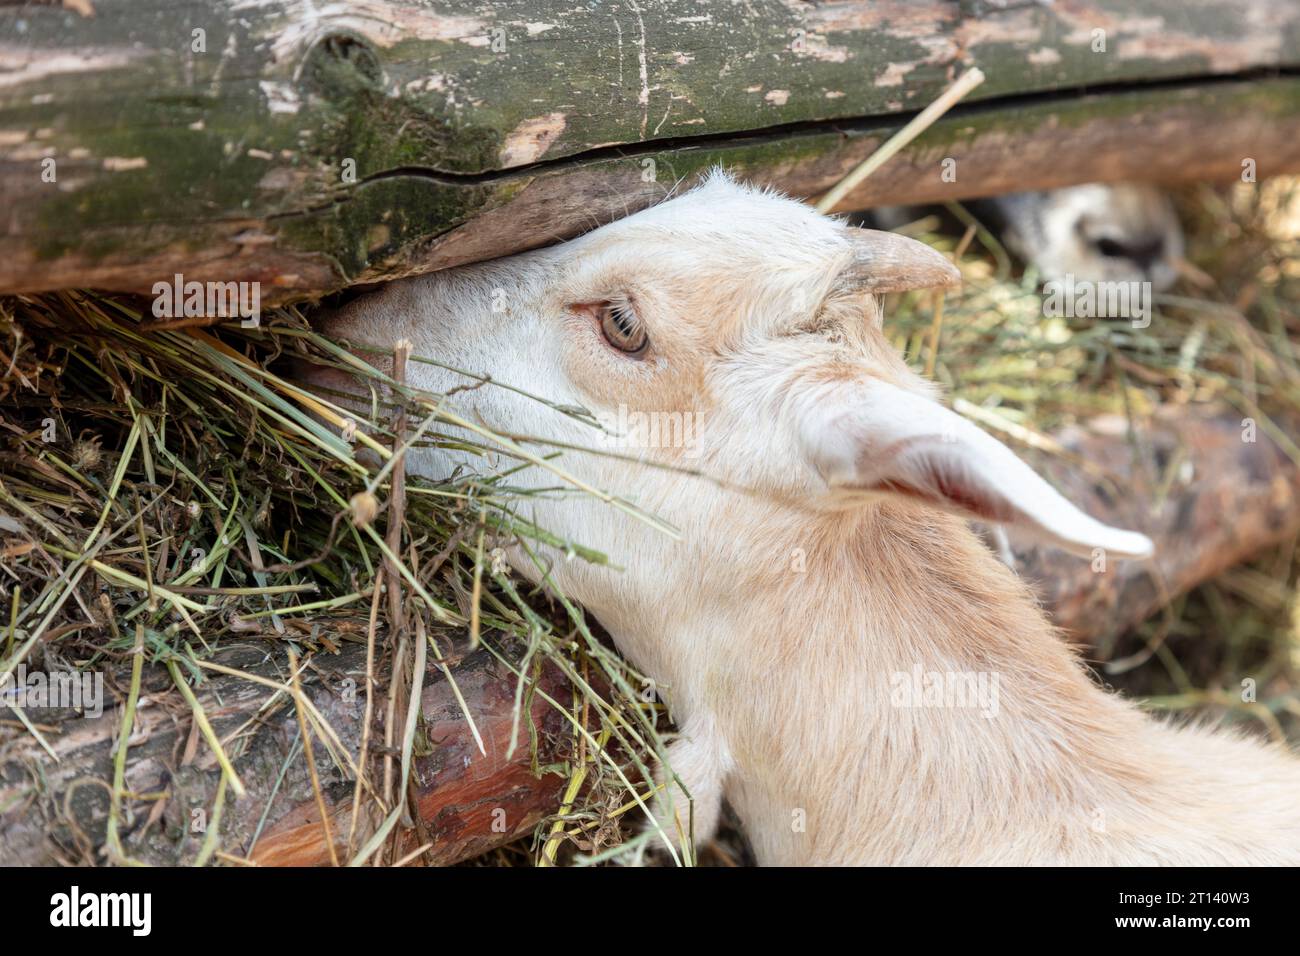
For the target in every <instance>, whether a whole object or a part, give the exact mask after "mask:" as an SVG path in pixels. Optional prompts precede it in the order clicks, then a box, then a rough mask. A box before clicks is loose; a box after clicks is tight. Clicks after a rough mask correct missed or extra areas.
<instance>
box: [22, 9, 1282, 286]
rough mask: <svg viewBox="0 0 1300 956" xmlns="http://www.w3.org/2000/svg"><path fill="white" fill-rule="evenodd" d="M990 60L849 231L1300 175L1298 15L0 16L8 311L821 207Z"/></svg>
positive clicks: (290, 282) (616, 12) (309, 282)
mask: <svg viewBox="0 0 1300 956" xmlns="http://www.w3.org/2000/svg"><path fill="white" fill-rule="evenodd" d="M972 66H979V67H980V68H982V69H983V70H984V72H985V73H986V74H987V76H988V79H987V81H986V82H985V83H984V84H983V85H982V86H981V87H979V88H978V89H977V90H976V91H975V92H974V93H973V94H972V95H971V97H969V99H968V100H967V101H966V102H965V103H963V104H962V105H960V106H959V107H958V108H957V109H956V110H954V111H953V112H952V113H951V114H949V116H948V117H947V118H945V119H944V120H942V121H941V122H940V123H939V124H937V125H936V126H935V127H933V128H931V130H929V131H928V132H927V133H925V134H924V135H923V136H922V137H921V138H920V139H919V140H918V141H917V142H916V143H915V144H914V145H913V146H912V147H911V148H910V149H908V150H907V151H906V152H905V153H904V154H903V155H901V156H900V157H898V158H896V159H895V160H893V161H891V162H890V163H889V164H888V165H887V166H886V167H885V168H884V169H883V170H881V171H880V172H879V173H877V174H876V175H874V176H872V177H870V178H869V179H868V180H867V181H866V182H865V183H864V184H863V186H862V187H861V188H860V189H858V190H857V191H856V192H855V193H854V194H853V196H851V197H850V200H849V205H851V206H860V207H863V206H869V205H872V204H877V203H881V202H890V203H898V202H913V201H917V202H919V201H929V200H935V199H941V198H959V197H963V196H971V195H977V194H982V193H990V192H996V191H1000V190H1009V189H1017V188H1030V187H1051V186H1057V185H1063V184H1067V183H1071V182H1079V181H1085V180H1091V179H1116V178H1147V179H1161V180H1175V179H1189V178H1217V177H1227V176H1237V175H1239V174H1240V173H1241V170H1242V163H1243V162H1244V161H1246V160H1253V161H1254V165H1255V169H1256V173H1257V175H1259V176H1265V175H1268V174H1270V173H1275V172H1281V171H1284V170H1295V169H1300V108H1298V107H1300V76H1297V75H1295V74H1294V73H1293V72H1291V71H1295V70H1296V69H1297V68H1300V2H1297V0H1273V2H1269V3H1258V2H1253V0H1194V2H1193V0H1071V2H1069V3H1064V2H1061V3H1056V4H1040V3H1015V2H996V3H994V2H978V0H962V2H957V0H842V2H825V3H816V4H814V3H801V2H798V0H750V2H747V3H744V4H735V3H731V2H723V0H615V2H609V3H603V2H594V3H586V4H571V3H552V2H549V0H493V2H490V3H489V2H486V0H424V2H415V0H409V2H397V0H394V2H388V0H360V2H352V3H347V4H325V5H321V4H314V3H308V2H302V0H197V2H194V3H185V4H165V3H157V2H145V0H75V2H74V0H63V3H62V4H60V3H58V2H41V3H14V2H12V0H0V221H2V222H3V226H4V228H3V230H0V292H5V291H33V290H41V289H52V288H60V287H70V286H87V285H94V286H101V287H106V288H115V289H132V290H148V288H149V287H150V286H151V285H152V284H153V283H154V282H155V281H157V280H159V279H163V278H170V277H171V276H172V274H173V273H175V272H182V273H184V274H185V275H186V277H187V278H193V279H199V280H222V281H232V280H258V281H260V282H261V283H262V284H263V301H264V302H269V301H272V300H275V299H277V298H279V299H284V298H292V297H296V296H308V295H315V294H320V293H323V292H327V291H330V290H334V289H337V288H341V287H343V286H346V285H349V284H353V283H357V282H364V281H372V280H376V279H382V278H386V277H392V276H395V275H400V274H404V273H407V272H411V271H422V270H428V269H434V268H441V267H445V266H449V265H454V264H457V263H463V262H467V261H474V260H478V259H484V258H489V257H492V256H497V255H502V254H507V253H512V252H517V251H520V250H522V249H525V248H529V247H533V246H537V245H540V244H543V243H546V242H548V241H551V240H553V239H556V238H560V237H564V236H569V235H572V234H574V233H576V232H578V231H580V230H582V229H584V228H587V227H589V226H590V225H591V224H592V223H594V222H599V221H603V220H606V219H609V218H612V217H614V216H616V215H622V214H623V213H625V212H626V211H628V210H630V209H634V208H637V207H639V206H642V205H644V204H646V203H649V202H652V201H654V200H656V199H658V198H661V197H662V196H663V195H665V193H666V192H667V191H668V190H670V189H671V188H673V187H674V185H675V184H677V183H678V182H679V181H680V180H682V179H689V178H690V177H691V176H693V175H694V174H696V173H698V172H699V171H700V170H701V169H702V168H704V167H707V166H709V165H711V164H714V163H725V164H727V165H729V166H732V167H735V168H737V170H738V171H739V172H741V173H742V174H743V175H745V176H747V177H751V178H753V179H756V180H758V181H761V182H765V183H771V184H774V185H778V186H781V187H783V188H785V189H787V190H789V191H791V192H793V193H795V194H798V195H815V194H817V193H819V192H822V191H824V190H825V189H827V188H828V187H829V186H831V185H832V184H833V183H834V182H835V181H837V180H838V179H839V178H840V177H841V176H842V175H843V174H844V173H846V172H847V171H848V170H849V169H851V168H852V167H853V166H854V165H855V164H856V163H857V162H859V161H861V160H862V159H863V158H864V157H865V156H867V155H869V154H870V153H871V152H872V151H873V150H874V149H875V148H876V147H877V146H878V145H879V144H880V142H881V141H882V140H883V138H884V137H886V136H888V135H889V134H890V133H892V132H893V131H894V130H895V129H897V128H898V127H899V126H900V125H902V123H903V122H905V121H906V119H907V118H908V116H909V115H910V114H912V113H914V112H915V111H916V110H918V109H920V108H921V107H923V106H924V105H926V104H927V103H929V102H930V101H931V100H932V99H933V98H934V97H935V96H936V95H937V94H938V93H939V92H940V91H941V90H942V89H944V88H945V87H946V86H947V85H948V84H949V83H951V81H952V79H953V78H954V77H955V76H956V75H958V74H959V73H960V72H962V71H963V70H965V69H968V68H969V67H972ZM945 159H953V160H955V161H956V165H955V168H953V167H951V166H950V167H948V169H949V171H950V175H949V176H948V177H944V175H943V173H944V169H945V167H944V164H943V160H945ZM952 172H955V181H948V180H949V179H952V176H951V173H952Z"/></svg>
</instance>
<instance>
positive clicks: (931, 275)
mask: <svg viewBox="0 0 1300 956" xmlns="http://www.w3.org/2000/svg"><path fill="white" fill-rule="evenodd" d="M848 232H849V240H850V242H851V243H852V244H853V261H852V262H851V263H849V265H848V266H847V267H846V268H845V269H844V270H843V271H841V272H840V274H839V276H838V277H837V278H836V283H837V285H839V286H840V288H842V289H846V290H850V291H853V292H871V293H876V292H906V291H907V290H908V289H935V288H949V287H951V286H955V285H958V284H960V283H961V272H959V271H958V269H957V267H956V266H954V265H953V264H952V263H951V262H949V261H948V259H947V257H946V256H944V255H943V253H941V252H939V251H938V250H936V249H932V248H931V247H930V246H927V245H926V244H925V243H923V242H917V241H916V240H915V239H909V238H907V237H906V236H900V235H898V234H897V233H893V232H881V231H879V230H876V229H858V228H855V227H850V228H849V230H848Z"/></svg>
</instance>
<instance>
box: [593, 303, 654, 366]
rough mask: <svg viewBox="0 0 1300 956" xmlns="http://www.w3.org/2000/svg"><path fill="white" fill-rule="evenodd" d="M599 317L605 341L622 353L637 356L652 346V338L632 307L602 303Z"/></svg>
mask: <svg viewBox="0 0 1300 956" xmlns="http://www.w3.org/2000/svg"><path fill="white" fill-rule="evenodd" d="M598 315H599V318H600V331H601V333H602V334H603V335H604V336H605V341H606V342H608V343H609V344H610V345H612V346H614V348H616V349H618V350H619V351H620V352H627V353H629V354H635V353H637V352H640V351H642V350H644V349H645V347H646V346H647V345H649V344H650V337H649V336H648V335H647V334H646V331H645V329H644V328H643V327H642V325H641V320H640V319H639V318H637V314H636V312H634V311H633V310H632V306H631V305H628V304H625V303H621V302H602V303H601V305H600V311H599V313H598Z"/></svg>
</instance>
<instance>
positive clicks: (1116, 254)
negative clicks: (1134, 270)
mask: <svg viewBox="0 0 1300 956" xmlns="http://www.w3.org/2000/svg"><path fill="white" fill-rule="evenodd" d="M1097 251H1098V252H1100V253H1101V254H1102V255H1103V256H1106V257H1107V258H1108V259H1120V258H1127V257H1128V254H1129V253H1128V250H1127V249H1125V248H1124V244H1123V243H1122V242H1116V241H1115V240H1114V239H1098V240H1097Z"/></svg>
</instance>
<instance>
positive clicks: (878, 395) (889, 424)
mask: <svg viewBox="0 0 1300 956" xmlns="http://www.w3.org/2000/svg"><path fill="white" fill-rule="evenodd" d="M853 392H854V393H855V394H854V395H853V398H852V400H851V401H849V402H841V401H838V400H837V401H834V402H832V403H830V404H829V405H819V406H818V407H817V408H815V409H812V410H810V413H809V414H807V415H805V416H803V417H802V419H801V422H800V426H799V427H800V429H801V437H802V439H803V443H804V447H805V449H806V450H807V452H808V454H809V456H810V458H811V459H812V461H813V464H814V465H815V467H816V468H817V470H818V471H819V472H820V473H821V475H822V477H823V478H825V480H826V482H827V484H828V485H830V487H831V488H832V489H835V490H837V491H840V492H847V493H849V494H863V495H900V496H904V497H907V498H911V499H913V500H920V501H923V502H925V503H927V504H929V505H932V506H934V507H936V508H941V509H943V510H945V511H950V512H954V513H957V514H961V515H963V516H965V517H971V518H979V519H981V520H983V521H990V522H996V523H998V524H1007V525H1016V526H1021V527H1025V528H1028V529H1030V530H1032V531H1034V532H1036V533H1037V535H1038V536H1039V537H1042V538H1045V539H1046V540H1048V541H1051V542H1053V543H1055V544H1058V545H1060V546H1061V547H1063V548H1065V549H1067V550H1069V551H1072V552H1074V553H1076V554H1084V555H1087V554H1089V553H1090V552H1091V551H1092V550H1093V549H1094V548H1103V549H1105V550H1106V551H1108V552H1110V553H1112V554H1114V555H1118V556H1121V557H1134V558H1144V557H1148V556H1150V555H1151V553H1152V550H1153V548H1152V544H1151V540H1150V539H1149V538H1147V537H1146V536H1145V535H1142V534H1138V533H1136V532H1133V531H1121V530H1120V529H1118V528H1111V527H1109V526H1107V525H1104V524H1102V523H1101V522H1099V521H1096V520H1095V519H1093V518H1090V517H1089V516H1088V515H1086V514H1084V513H1083V512H1082V511H1080V510H1079V509H1078V508H1076V507H1075V506H1074V505H1072V504H1070V502H1068V501H1067V500H1066V499H1065V498H1064V497H1062V496H1061V495H1060V494H1059V493H1058V492H1057V491H1056V490H1055V489H1054V488H1053V487H1052V486H1051V485H1049V484H1048V483H1047V482H1046V481H1044V480H1043V479H1042V478H1040V477H1039V476H1038V475H1037V474H1035V473H1034V471H1033V470H1032V469H1031V468H1030V467H1029V466H1028V465H1026V464H1025V463H1024V462H1023V461H1021V460H1020V459H1019V458H1017V457H1016V456H1015V454H1014V453H1013V452H1012V451H1011V450H1010V449H1009V448H1007V447H1006V446H1005V445H1003V444H1002V443H1001V442H999V441H998V440H997V439H995V438H993V437H992V436H991V435H989V434H987V433H986V432H984V431H982V430H981V429H979V428H977V427H976V426H975V425H973V424H971V423H970V422H969V421H967V420H966V419H965V418H962V417H961V416H960V415H958V414H957V413H956V412H952V411H949V410H948V409H946V408H944V407H943V406H941V405H939V404H938V403H936V402H933V401H931V400H929V399H927V398H923V397H922V396H920V395H916V394H914V393H912V392H908V391H905V390H904V389H901V388H898V387H896V386H893V385H889V384H886V383H884V382H871V383H870V384H867V385H863V386H858V387H855V388H854V389H853Z"/></svg>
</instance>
